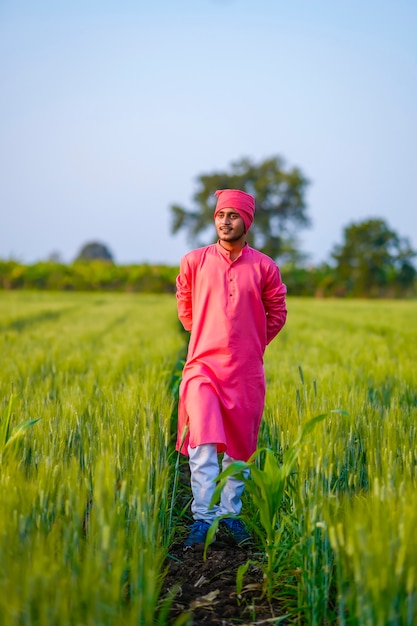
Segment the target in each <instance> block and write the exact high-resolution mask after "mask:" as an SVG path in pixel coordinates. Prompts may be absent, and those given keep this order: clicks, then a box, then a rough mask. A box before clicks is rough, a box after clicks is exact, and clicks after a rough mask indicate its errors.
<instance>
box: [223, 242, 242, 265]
mask: <svg viewBox="0 0 417 626" xmlns="http://www.w3.org/2000/svg"><path fill="white" fill-rule="evenodd" d="M219 244H220V245H221V247H222V248H224V249H225V250H227V251H228V252H230V258H231V259H232V261H234V260H235V259H237V257H238V256H239V254H240V253H241V251H242V248H243V247H244V246H245V245H246V240H245V238H242V239H239V240H238V241H221V240H219Z"/></svg>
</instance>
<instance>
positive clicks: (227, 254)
mask: <svg viewBox="0 0 417 626" xmlns="http://www.w3.org/2000/svg"><path fill="white" fill-rule="evenodd" d="M216 246H217V250H218V252H220V254H221V255H222V256H223V257H224V258H225V259H227V260H228V261H229V263H235V262H236V261H237V260H238V259H240V257H241V256H242V254H245V253H246V250H247V248H248V242H247V241H245V245H244V246H243V248H242V250H241V251H240V253H239V256H237V257H236V258H235V259H234V260H233V261H232V260H231V258H230V252H229V251H228V250H226V248H223V246H221V245H220V241H218V242H217V244H216Z"/></svg>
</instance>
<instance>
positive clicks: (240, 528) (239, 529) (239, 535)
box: [219, 517, 250, 545]
mask: <svg viewBox="0 0 417 626" xmlns="http://www.w3.org/2000/svg"><path fill="white" fill-rule="evenodd" d="M219 526H220V528H222V529H223V530H225V531H226V532H227V534H228V535H230V536H231V537H233V539H234V540H235V541H236V543H238V544H239V545H240V544H244V543H248V542H249V541H250V536H249V535H248V533H247V532H246V529H245V527H244V525H243V524H242V522H241V521H240V519H235V518H233V517H225V518H224V519H221V520H220V522H219Z"/></svg>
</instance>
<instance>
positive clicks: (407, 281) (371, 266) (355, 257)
mask: <svg viewBox="0 0 417 626" xmlns="http://www.w3.org/2000/svg"><path fill="white" fill-rule="evenodd" d="M331 256H332V258H333V259H334V260H335V261H336V274H337V279H338V281H339V282H342V283H343V284H344V291H345V293H347V294H351V295H356V296H369V295H384V294H385V295H389V294H390V292H393V291H394V292H396V293H404V292H405V291H407V290H408V289H411V288H412V286H413V284H414V279H415V276H416V270H415V268H414V267H413V263H412V259H413V257H415V256H416V252H415V251H413V250H412V248H411V246H410V243H409V241H408V239H406V238H402V237H399V235H398V234H397V233H396V232H394V231H392V230H390V228H389V227H388V225H387V224H386V222H385V221H384V220H382V219H370V220H367V221H363V222H358V223H356V224H355V223H352V224H350V225H349V226H347V227H346V228H345V230H344V243H343V244H342V245H338V246H335V247H334V249H333V251H332V254H331Z"/></svg>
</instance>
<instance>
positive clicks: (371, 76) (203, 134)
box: [0, 0, 417, 264]
mask: <svg viewBox="0 0 417 626" xmlns="http://www.w3.org/2000/svg"><path fill="white" fill-rule="evenodd" d="M416 33H417V2H416V0H395V1H394V0H389V1H387V0H378V1H375V0H349V1H343V2H342V1H336V2H335V1H334V0H327V1H324V0H292V1H291V2H290V1H289V0H287V1H286V2H283V1H281V0H148V1H146V2H145V1H144V0H135V1H133V0H132V1H128V0H118V1H116V0H115V1H113V2H110V1H108V0H100V1H98V0H97V1H96V0H91V1H89V0H67V1H66V2H65V1H61V2H58V1H57V0H50V1H47V0H36V1H34V0H0V78H1V97H0V120H1V122H0V124H1V126H0V258H3V259H4V258H10V257H13V258H16V259H18V260H20V261H23V262H26V263H31V262H34V261H36V260H39V259H45V258H47V257H48V256H49V255H50V254H51V253H52V252H59V253H60V254H61V256H62V258H63V260H64V261H71V260H72V259H73V258H74V257H75V256H76V254H77V252H78V251H79V249H80V247H81V246H82V245H83V244H84V243H86V242H87V241H91V240H98V241H102V242H103V243H105V244H106V245H108V247H109V248H110V250H111V251H112V252H113V254H114V257H115V259H116V261H117V262H119V263H129V262H133V263H139V262H150V263H167V264H177V263H178V262H179V258H180V256H181V255H182V254H184V253H185V252H186V251H187V250H188V249H189V248H190V245H189V243H188V242H187V241H186V240H185V236H181V235H178V236H175V237H173V236H172V235H171V234H170V212H169V206H170V205H171V204H174V203H177V204H182V205H184V206H187V207H191V206H192V205H191V199H192V195H193V193H194V191H195V188H196V178H197V177H198V176H199V175H200V174H207V173H211V172H213V171H216V170H228V168H229V167H230V164H231V162H233V161H236V160H238V159H240V158H242V157H244V156H248V157H251V158H252V159H254V160H255V161H261V160H263V159H265V158H268V157H270V156H274V155H281V156H282V157H284V159H285V160H286V162H287V164H288V166H289V167H291V166H293V165H296V166H298V167H300V168H301V170H302V171H303V173H304V174H305V175H306V176H307V178H309V179H310V181H311V185H310V186H309V188H308V192H307V197H306V199H307V204H308V214H309V216H310V217H311V220H312V227H311V228H310V229H309V230H305V231H302V232H300V239H301V242H302V249H303V251H304V252H305V253H307V254H309V255H310V258H311V261H312V262H314V263H316V262H320V261H323V260H328V258H329V253H330V251H331V249H332V248H333V246H334V245H335V244H337V243H341V241H342V236H343V229H344V228H345V227H346V226H347V225H348V224H350V223H351V222H356V221H362V220H364V219H368V218H382V219H385V220H386V221H387V223H388V225H389V226H390V227H391V228H392V229H393V230H395V231H396V232H397V233H398V234H399V235H401V236H405V237H408V238H409V240H410V242H411V244H412V246H413V247H414V249H417V191H416V178H417V36H416Z"/></svg>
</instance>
